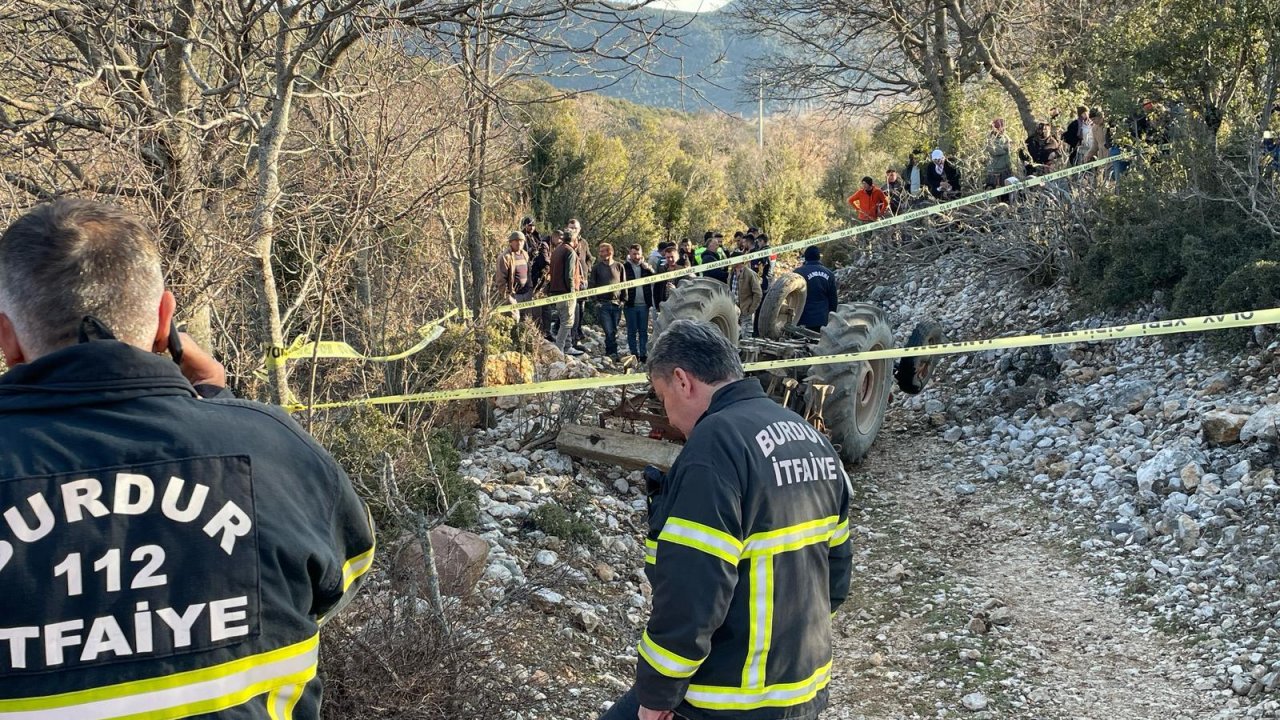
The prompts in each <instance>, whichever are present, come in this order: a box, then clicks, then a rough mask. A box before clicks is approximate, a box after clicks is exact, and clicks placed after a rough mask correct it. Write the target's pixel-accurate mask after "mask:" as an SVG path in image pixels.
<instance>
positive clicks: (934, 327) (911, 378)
mask: <svg viewBox="0 0 1280 720" xmlns="http://www.w3.org/2000/svg"><path fill="white" fill-rule="evenodd" d="M946 341H947V340H946V337H944V336H943V334H942V326H941V325H939V324H938V323H937V322H935V321H933V320H921V321H920V322H919V324H917V325H916V326H915V328H914V329H912V331H911V338H910V339H909V340H907V347H923V346H925V345H940V344H942V343H944V342H946ZM941 359H942V358H941V357H939V356H937V355H928V356H920V357H904V358H902V359H901V360H899V361H898V367H897V369H895V370H894V378H895V379H896V380H897V381H898V389H899V390H901V391H902V392H904V393H906V394H908V395H919V394H920V393H921V392H923V391H924V388H925V386H926V385H928V384H929V378H930V377H931V376H932V375H933V371H934V370H935V369H937V367H938V361H939V360H941Z"/></svg>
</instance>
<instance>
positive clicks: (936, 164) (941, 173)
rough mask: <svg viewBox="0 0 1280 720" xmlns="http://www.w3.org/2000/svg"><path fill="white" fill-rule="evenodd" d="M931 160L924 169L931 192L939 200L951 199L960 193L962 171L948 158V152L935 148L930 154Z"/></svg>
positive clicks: (925, 180)
mask: <svg viewBox="0 0 1280 720" xmlns="http://www.w3.org/2000/svg"><path fill="white" fill-rule="evenodd" d="M929 159H930V160H931V162H930V163H929V164H928V165H927V166H926V167H925V170H924V184H925V187H927V188H929V194H930V195H933V196H934V197H935V198H937V199H939V200H950V199H951V198H954V197H959V195H960V171H959V170H958V169H957V168H956V165H955V163H953V162H951V161H950V160H948V159H947V156H946V153H944V152H942V150H941V149H940V148H934V150H933V152H932V153H930V154H929Z"/></svg>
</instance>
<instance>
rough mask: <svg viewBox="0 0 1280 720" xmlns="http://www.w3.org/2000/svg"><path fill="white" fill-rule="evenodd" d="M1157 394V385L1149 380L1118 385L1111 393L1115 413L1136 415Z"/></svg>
mask: <svg viewBox="0 0 1280 720" xmlns="http://www.w3.org/2000/svg"><path fill="white" fill-rule="evenodd" d="M1155 394H1156V386H1155V383H1152V382H1151V381H1149V380H1128V381H1125V382H1122V383H1120V384H1118V385H1116V388H1115V390H1114V391H1113V392H1112V393H1111V411H1112V412H1113V413H1118V414H1124V413H1136V412H1138V411H1139V410H1141V409H1142V406H1143V405H1146V404H1147V401H1148V400H1150V399H1151V397H1152V396H1153V395H1155Z"/></svg>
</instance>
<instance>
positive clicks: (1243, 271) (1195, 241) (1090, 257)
mask: <svg viewBox="0 0 1280 720" xmlns="http://www.w3.org/2000/svg"><path fill="white" fill-rule="evenodd" d="M1178 162H1179V161H1178V160H1176V159H1169V160H1167V161H1165V162H1164V163H1162V164H1161V165H1159V166H1157V167H1155V168H1153V170H1154V172H1152V174H1151V176H1150V177H1142V176H1141V175H1140V174H1138V173H1135V174H1134V175H1135V176H1134V177H1132V178H1126V181H1125V182H1121V183H1120V185H1119V187H1118V188H1117V189H1116V191H1115V193H1114V194H1113V195H1110V196H1108V197H1105V198H1104V199H1103V200H1102V201H1101V206H1100V210H1101V218H1100V220H1099V221H1098V224H1097V226H1096V227H1095V228H1094V242H1093V244H1092V245H1091V246H1090V247H1089V248H1088V250H1087V251H1086V253H1085V254H1084V257H1083V259H1082V261H1081V263H1080V264H1079V265H1078V266H1077V267H1076V269H1075V273H1074V280H1075V286H1076V288H1077V290H1078V291H1079V292H1080V294H1081V296H1082V297H1083V298H1084V299H1085V300H1086V301H1088V302H1089V303H1091V304H1093V305H1095V306H1099V307H1104V308H1116V307H1123V306H1125V305H1128V304H1131V303H1134V302H1141V301H1145V300H1149V299H1151V297H1152V295H1153V293H1155V292H1156V291H1163V292H1165V293H1166V294H1167V297H1168V298H1169V310H1170V311H1171V312H1172V313H1173V314H1175V315H1204V314H1209V313H1221V312H1234V311H1236V310H1242V309H1255V308H1257V307H1270V306H1271V305H1269V304H1268V305H1256V304H1254V303H1255V302H1261V301H1262V300H1261V298H1262V297H1263V296H1264V295H1262V294H1259V293H1262V292H1263V291H1262V290H1261V288H1263V287H1267V288H1270V287H1272V286H1271V285H1267V279H1268V278H1270V277H1271V271H1270V270H1268V269H1266V268H1267V266H1266V265H1263V266H1257V267H1256V268H1255V265H1256V264H1257V263H1259V262H1260V261H1272V260H1277V259H1280V245H1278V244H1277V242H1276V241H1275V240H1274V239H1273V238H1271V237H1270V236H1269V233H1268V232H1267V231H1266V230H1265V228H1263V227H1261V226H1260V225H1258V224H1257V223H1255V222H1252V221H1251V220H1250V219H1249V218H1247V217H1246V216H1244V215H1243V214H1242V213H1241V212H1240V210H1239V209H1238V208H1237V207H1236V206H1235V205H1233V204H1232V203H1230V202H1228V201H1225V200H1213V199H1208V198H1205V197H1202V196H1187V194H1186V193H1185V192H1179V191H1177V190H1175V189H1172V188H1165V187H1161V186H1160V183H1161V182H1162V180H1161V176H1165V177H1167V176H1168V175H1176V174H1178V171H1177V167H1178ZM1258 268H1262V269H1258ZM1237 273H1240V275H1239V277H1236V278H1235V279H1234V280H1231V278H1233V277H1234V276H1235V275H1236V274H1237ZM1229 280H1230V282H1229Z"/></svg>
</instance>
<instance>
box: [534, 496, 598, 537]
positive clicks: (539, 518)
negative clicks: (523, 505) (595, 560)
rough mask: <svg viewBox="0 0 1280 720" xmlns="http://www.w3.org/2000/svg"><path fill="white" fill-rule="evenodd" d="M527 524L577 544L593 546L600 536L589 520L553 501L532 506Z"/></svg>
mask: <svg viewBox="0 0 1280 720" xmlns="http://www.w3.org/2000/svg"><path fill="white" fill-rule="evenodd" d="M529 524H530V525H532V526H533V527H534V529H536V530H541V531H542V532H544V533H546V534H548V535H552V536H554V537H558V538H560V539H562V540H567V541H569V542H575V543H578V544H579V545H586V546H588V547H594V546H596V545H599V544H600V536H599V535H597V534H596V530H595V528H594V527H593V526H592V525H591V523H590V522H587V521H586V520H584V519H582V517H580V516H579V515H578V513H576V512H574V511H573V510H570V509H569V508H567V507H565V506H564V505H561V504H560V503H558V502H555V501H550V502H546V503H543V504H542V505H539V506H538V507H537V508H534V511H533V512H532V513H529Z"/></svg>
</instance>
